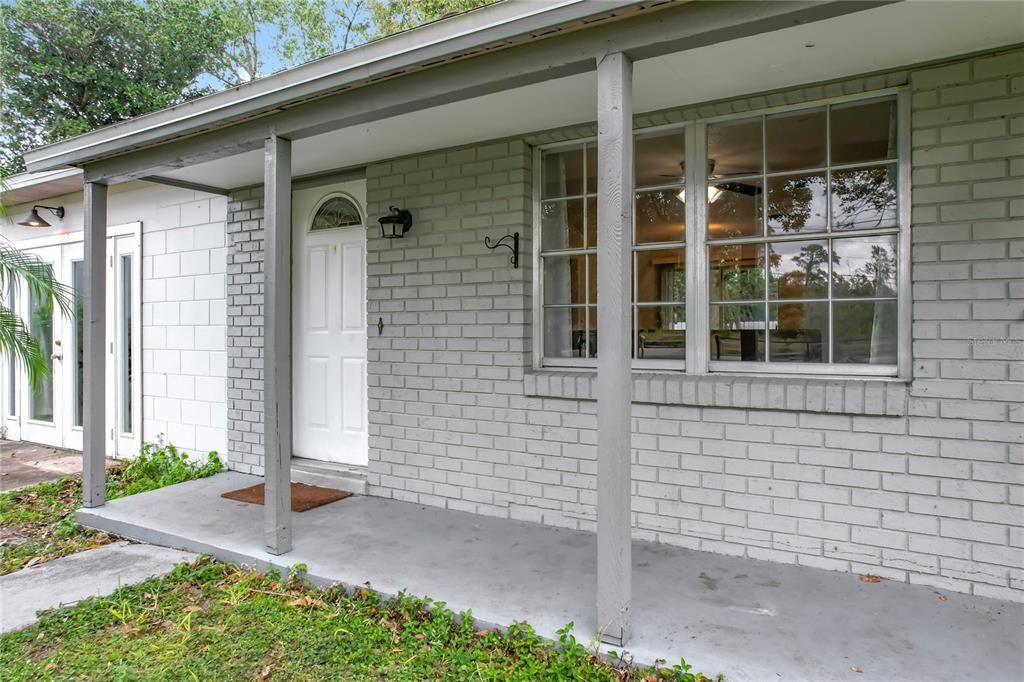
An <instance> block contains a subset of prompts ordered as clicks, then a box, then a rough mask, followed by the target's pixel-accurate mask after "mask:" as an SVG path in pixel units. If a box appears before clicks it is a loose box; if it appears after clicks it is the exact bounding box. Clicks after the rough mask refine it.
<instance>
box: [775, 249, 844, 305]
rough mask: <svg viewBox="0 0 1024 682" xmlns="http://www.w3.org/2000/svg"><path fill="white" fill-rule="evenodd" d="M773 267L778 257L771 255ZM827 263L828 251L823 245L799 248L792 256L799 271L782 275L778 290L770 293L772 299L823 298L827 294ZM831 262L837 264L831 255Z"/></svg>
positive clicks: (836, 260) (836, 259)
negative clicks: (798, 251)
mask: <svg viewBox="0 0 1024 682" xmlns="http://www.w3.org/2000/svg"><path fill="white" fill-rule="evenodd" d="M772 258H773V263H772V265H773V266H775V265H776V264H777V263H776V260H777V258H778V256H777V255H776V254H774V253H773V254H772ZM828 261H829V250H828V247H827V246H826V245H825V244H818V243H815V244H808V245H806V246H803V247H801V248H800V253H798V254H797V255H796V256H793V262H794V263H795V264H796V265H798V266H799V267H800V269H799V270H790V271H789V272H785V273H783V274H782V275H781V276H780V277H779V279H778V289H777V290H775V291H773V292H772V297H773V298H824V297H825V296H826V295H827V294H828ZM832 261H833V262H834V263H836V262H838V258H837V257H836V256H835V255H833V256H832Z"/></svg>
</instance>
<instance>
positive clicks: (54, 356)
mask: <svg viewBox="0 0 1024 682" xmlns="http://www.w3.org/2000/svg"><path fill="white" fill-rule="evenodd" d="M63 358H64V356H63V355H61V354H60V353H50V359H51V360H62V359H63Z"/></svg>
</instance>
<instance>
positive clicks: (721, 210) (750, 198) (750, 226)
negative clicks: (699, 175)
mask: <svg viewBox="0 0 1024 682" xmlns="http://www.w3.org/2000/svg"><path fill="white" fill-rule="evenodd" d="M763 191H764V190H763V186H762V184H761V180H760V179H755V180H742V181H737V182H717V183H711V184H709V185H708V238H709V239H727V238H729V237H754V236H757V235H760V234H764V232H763V228H762V226H761V213H762V211H761V198H762V197H761V193H762V192H763Z"/></svg>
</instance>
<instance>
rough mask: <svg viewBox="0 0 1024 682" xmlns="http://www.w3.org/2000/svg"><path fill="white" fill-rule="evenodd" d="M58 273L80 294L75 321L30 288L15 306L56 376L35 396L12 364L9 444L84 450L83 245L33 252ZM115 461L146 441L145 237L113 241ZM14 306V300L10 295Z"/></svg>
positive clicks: (110, 422)
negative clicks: (12, 441)
mask: <svg viewBox="0 0 1024 682" xmlns="http://www.w3.org/2000/svg"><path fill="white" fill-rule="evenodd" d="M23 250H24V251H25V252H26V253H31V254H34V255H36V256H37V257H39V258H40V259H42V260H43V262H45V263H46V264H47V265H49V266H50V267H51V268H52V269H53V274H54V276H55V278H56V279H57V280H58V281H59V282H62V283H63V284H64V285H65V286H67V287H68V288H69V289H70V290H71V292H72V293H73V296H72V299H73V305H74V313H75V314H74V315H73V316H70V317H69V316H65V315H64V314H63V313H62V312H61V311H60V309H59V308H56V306H50V307H49V308H47V307H45V306H43V305H42V304H41V302H40V301H37V300H34V298H33V296H32V295H31V293H30V292H28V291H26V290H25V287H24V286H21V287H19V290H18V292H17V296H16V297H15V300H14V306H15V311H16V312H18V314H20V315H21V317H22V319H23V320H25V322H26V324H27V325H28V327H29V330H30V332H31V333H32V335H33V337H34V338H35V339H36V342H37V343H39V344H40V346H41V347H42V349H43V352H44V354H45V355H46V356H47V357H48V359H49V360H48V362H49V365H50V376H49V377H47V378H46V379H44V380H42V381H40V382H39V384H38V385H37V386H36V388H35V390H34V391H33V390H32V389H31V387H29V385H28V379H27V377H26V375H25V372H24V370H23V369H22V368H21V366H20V365H18V364H17V363H11V362H10V361H8V366H7V368H6V372H5V374H6V376H5V377H4V384H5V386H4V398H5V400H4V403H5V404H4V415H3V416H4V424H5V426H6V427H7V437H8V438H14V439H21V440H27V441H31V442H34V443H43V444H46V445H52V446H55V447H64V448H70V449H73V450H81V448H82V418H83V414H84V404H83V395H84V391H83V381H84V369H85V367H84V348H83V338H82V300H83V298H82V297H83V295H84V290H85V264H84V262H83V257H82V243H81V242H80V241H79V242H70V243H65V244H61V245H55V246H45V247H39V248H25V249H23ZM106 265H107V268H106V269H107V273H106V276H107V330H106V332H107V354H106V355H107V362H106V377H107V385H106V386H107V390H106V394H107V405H106V412H107V423H106V425H105V429H106V440H107V455H108V456H111V457H129V456H133V455H135V454H137V453H138V451H139V443H140V438H139V434H140V433H141V414H142V405H141V400H142V385H141V382H140V381H139V377H140V376H141V364H142V335H141V333H140V330H141V311H142V305H141V287H142V278H141V271H140V267H139V236H138V230H137V229H133V230H131V233H130V234H126V235H123V236H112V237H109V238H108V239H107V264H106ZM8 298H10V293H9V292H8Z"/></svg>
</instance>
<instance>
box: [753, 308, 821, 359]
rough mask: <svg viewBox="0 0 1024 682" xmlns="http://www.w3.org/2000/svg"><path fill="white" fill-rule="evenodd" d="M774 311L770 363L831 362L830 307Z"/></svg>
mask: <svg viewBox="0 0 1024 682" xmlns="http://www.w3.org/2000/svg"><path fill="white" fill-rule="evenodd" d="M770 307H771V316H772V323H771V325H770V326H771V332H770V334H771V338H770V342H769V344H768V361H769V362H828V303H827V302H825V301H822V302H821V303H778V304H773V305H772V306H770Z"/></svg>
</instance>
